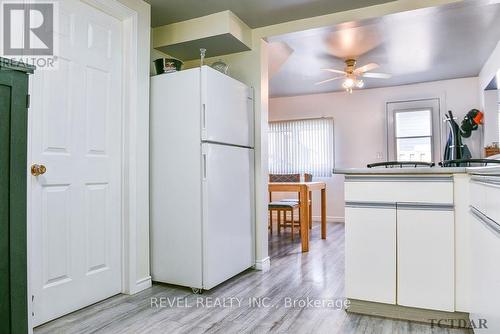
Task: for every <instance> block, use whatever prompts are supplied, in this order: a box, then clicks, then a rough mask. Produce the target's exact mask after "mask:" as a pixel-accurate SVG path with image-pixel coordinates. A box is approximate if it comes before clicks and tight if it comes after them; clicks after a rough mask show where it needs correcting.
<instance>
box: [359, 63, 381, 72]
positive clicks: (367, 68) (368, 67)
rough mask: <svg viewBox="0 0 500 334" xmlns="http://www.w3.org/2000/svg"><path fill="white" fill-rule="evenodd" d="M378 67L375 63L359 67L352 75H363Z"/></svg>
mask: <svg viewBox="0 0 500 334" xmlns="http://www.w3.org/2000/svg"><path fill="white" fill-rule="evenodd" d="M378 67H380V65H379V64H376V63H369V64H366V65H364V66H361V67H358V68H357V69H355V70H354V74H357V75H359V74H361V73H365V72H368V71H371V70H374V69H376V68H378Z"/></svg>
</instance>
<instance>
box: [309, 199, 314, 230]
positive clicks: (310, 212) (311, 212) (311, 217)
mask: <svg viewBox="0 0 500 334" xmlns="http://www.w3.org/2000/svg"><path fill="white" fill-rule="evenodd" d="M312 200H313V197H312V191H310V192H309V229H312V226H313V210H312Z"/></svg>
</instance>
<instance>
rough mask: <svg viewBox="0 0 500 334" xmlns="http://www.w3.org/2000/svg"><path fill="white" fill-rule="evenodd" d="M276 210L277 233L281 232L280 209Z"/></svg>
mask: <svg viewBox="0 0 500 334" xmlns="http://www.w3.org/2000/svg"><path fill="white" fill-rule="evenodd" d="M277 211H278V234H281V210H277Z"/></svg>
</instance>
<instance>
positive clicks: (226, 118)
mask: <svg viewBox="0 0 500 334" xmlns="http://www.w3.org/2000/svg"><path fill="white" fill-rule="evenodd" d="M201 76H202V93H201V94H202V130H203V131H202V140H206V141H212V142H218V143H227V144H234V145H241V146H248V147H253V146H254V138H253V127H254V126H253V123H254V115H253V92H252V89H251V88H249V87H247V86H245V85H244V84H243V83H241V82H239V81H237V80H235V79H232V78H230V77H229V76H227V75H224V74H222V73H220V72H218V71H216V70H214V69H212V68H210V67H208V66H204V67H202V74H201Z"/></svg>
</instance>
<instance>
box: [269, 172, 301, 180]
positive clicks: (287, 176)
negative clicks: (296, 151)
mask: <svg viewBox="0 0 500 334" xmlns="http://www.w3.org/2000/svg"><path fill="white" fill-rule="evenodd" d="M269 182H300V174H269Z"/></svg>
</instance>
